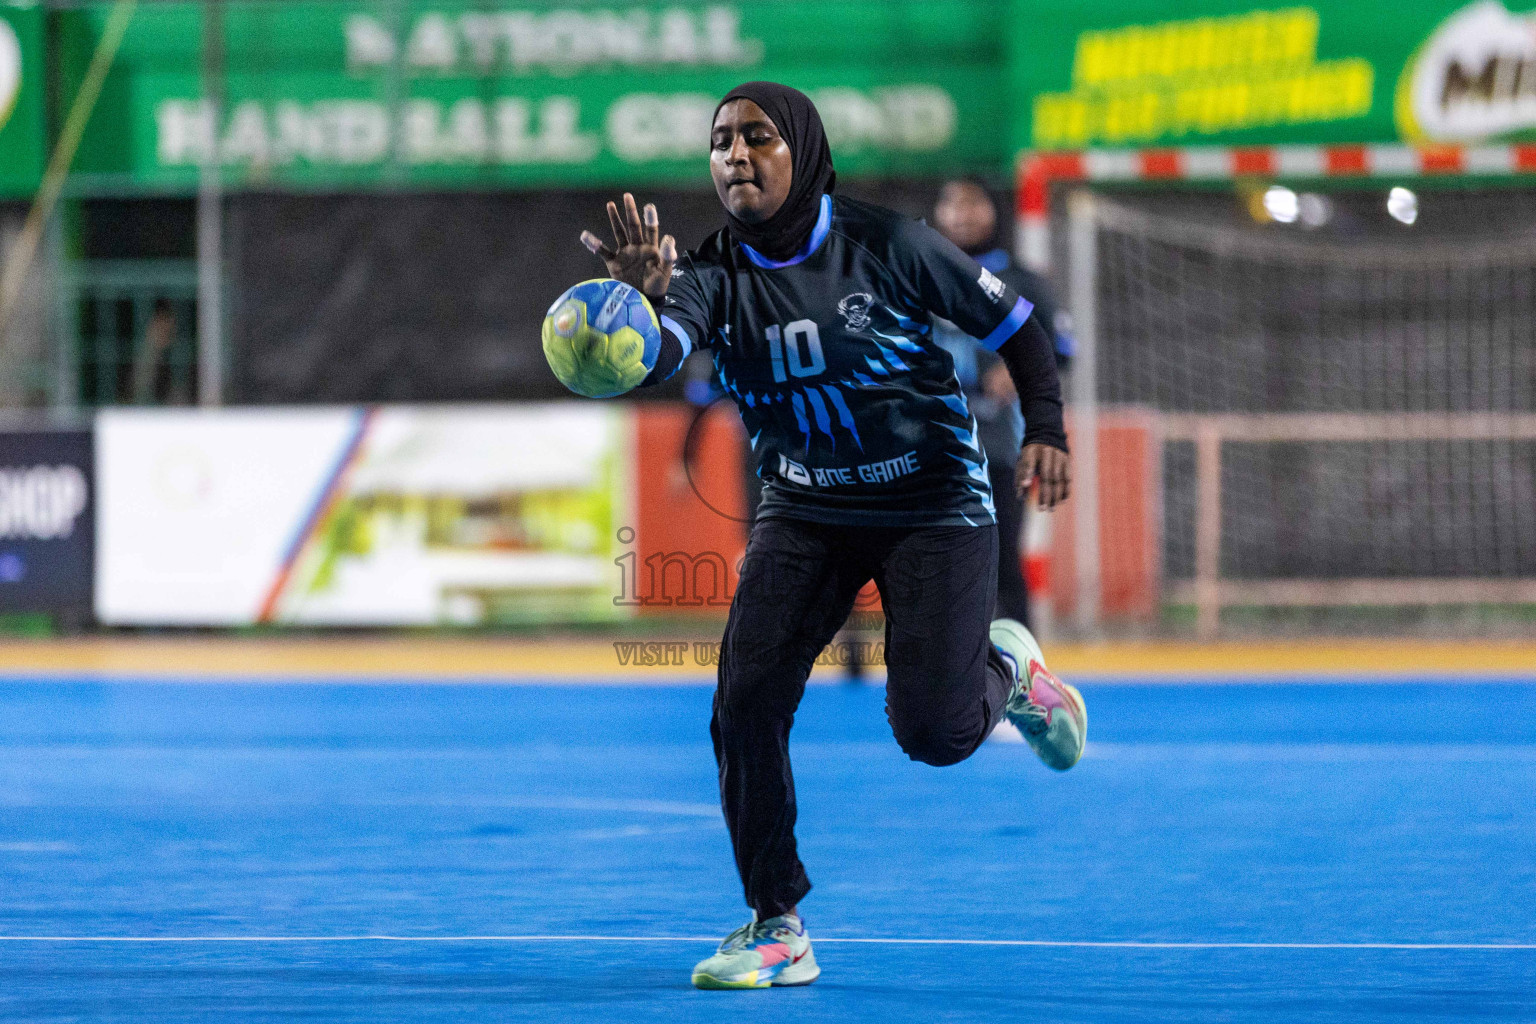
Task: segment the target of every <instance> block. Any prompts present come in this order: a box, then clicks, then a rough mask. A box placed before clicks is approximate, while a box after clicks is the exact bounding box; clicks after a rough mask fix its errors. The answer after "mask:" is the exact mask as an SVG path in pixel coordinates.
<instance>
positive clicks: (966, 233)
mask: <svg viewBox="0 0 1536 1024" xmlns="http://www.w3.org/2000/svg"><path fill="white" fill-rule="evenodd" d="M933 223H934V226H935V227H937V228H938V229H939V232H940V233H941V234H942V235H943V236H944V237H945V238H947V239H949V240H950V241H951V242H953V243H955V245H956V246H958V247H959V248H960V251H962V252H964V253H965V254H966V255H967V256H969V257H971V258H972V259H973V260H975V261H976V262H977V263H979V264H981V265H982V266H983V267H985V268H986V269H987V270H989V271H991V272H992V273H993V274H995V275H997V277H998V278H1000V279H1001V280H1002V282H1003V283H1004V284H1006V285H1008V287H1010V288H1012V289H1013V290H1014V291H1016V292H1018V293H1019V294H1020V295H1022V296H1024V298H1026V299H1028V300H1029V301H1030V302H1031V303H1033V304H1034V307H1035V316H1037V317H1039V319H1040V324H1041V326H1042V327H1044V328H1045V330H1046V332H1047V333H1048V334H1049V335H1050V336H1051V345H1052V348H1053V349H1054V350H1055V353H1056V366H1057V368H1058V369H1059V370H1064V369H1066V367H1067V365H1068V363H1069V362H1070V361H1071V357H1072V336H1071V334H1070V333H1069V332H1068V330H1067V329H1066V328H1067V325H1066V324H1065V323H1064V320H1065V315H1064V314H1061V313H1059V312H1058V311H1057V309H1056V297H1055V295H1054V294H1052V292H1051V286H1050V284H1049V283H1048V282H1047V281H1046V280H1045V278H1043V277H1041V276H1040V275H1039V274H1036V273H1034V272H1033V271H1031V270H1027V269H1025V268H1024V267H1021V266H1018V265H1017V264H1015V263H1014V262H1013V259H1012V258H1011V257H1010V256H1009V255H1008V250H1007V249H1006V248H1005V247H1003V245H1001V244H1000V239H999V232H998V223H997V204H996V203H995V202H994V201H993V199H992V193H991V192H990V191H989V190H988V188H987V186H986V185H985V184H984V183H983V182H982V181H981V180H980V179H979V178H954V179H951V180H949V181H947V182H945V183H944V186H943V188H941V189H940V190H939V199H938V203H937V205H935V206H934V209H933ZM933 333H934V340H935V341H937V342H938V343H939V345H941V346H942V347H943V348H944V350H945V351H947V352H948V353H949V354H950V357H951V358H952V359H954V361H955V377H956V378H957V379H958V380H959V381H960V387H961V389H962V390H963V391H964V392H965V397H966V401H967V402H968V403H969V405H970V407H971V412H972V413H973V414H974V415H975V416H976V423H977V425H978V426H979V427H980V429H979V430H978V431H977V434H978V437H979V440H980V441H981V447H982V450H983V451H985V452H986V454H987V475H988V477H990V478H991V481H992V500H993V502H994V504H996V506H997V531H998V545H997V546H998V558H997V613H998V614H999V615H1001V616H1006V617H1007V618H1011V619H1018V620H1019V621H1020V622H1022V623H1024V624H1025V625H1026V626H1028V625H1030V615H1029V588H1028V585H1027V584H1026V583H1025V580H1024V570H1023V567H1022V564H1021V562H1022V559H1021V558H1020V553H1019V545H1020V541H1021V539H1022V537H1023V532H1024V515H1025V508H1026V503H1025V501H1024V499H1023V498H1022V497H1021V496H1020V495H1019V493H1018V488H1017V487H1016V486H1015V480H1014V463H1015V462H1017V461H1018V458H1019V447H1020V445H1021V444H1022V443H1023V440H1024V417H1023V415H1022V414H1021V413H1020V411H1019V396H1018V392H1017V391H1016V390H1015V389H1014V386H1013V380H1012V378H1011V377H1010V376H1009V375H1008V367H1007V366H1005V365H1004V364H1003V361H1002V360H1001V359H1000V358H998V356H997V354H996V353H994V352H991V351H988V350H987V349H985V348H983V347H982V346H981V344H980V343H979V342H978V340H977V339H976V338H973V337H971V336H970V335H968V334H966V333H965V332H964V331H962V330H961V329H960V328H958V327H956V326H955V325H954V324H952V323H950V322H949V321H948V320H943V319H939V318H935V319H934V329H933Z"/></svg>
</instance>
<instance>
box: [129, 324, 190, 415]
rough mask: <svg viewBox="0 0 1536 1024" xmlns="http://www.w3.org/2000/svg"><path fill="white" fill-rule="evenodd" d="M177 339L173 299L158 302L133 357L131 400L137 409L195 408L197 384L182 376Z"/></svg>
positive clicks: (130, 382)
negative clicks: (174, 349) (176, 361)
mask: <svg viewBox="0 0 1536 1024" xmlns="http://www.w3.org/2000/svg"><path fill="white" fill-rule="evenodd" d="M176 335H177V320H176V310H175V308H174V307H173V306H172V305H171V302H170V300H169V299H163V298H162V299H156V300H155V305H154V309H153V311H152V312H151V313H150V316H149V320H148V321H147V322H146V323H145V324H144V337H143V338H141V339H139V344H138V348H137V349H136V350H135V352H134V355H133V375H132V378H131V380H130V381H129V388H130V391H131V394H130V396H129V397H130V398H131V400H132V402H133V404H134V405H191V404H192V398H193V391H194V388H195V382H194V381H193V380H191V379H190V378H191V374H190V373H188V372H185V371H183V372H180V373H178V372H177V371H178V367H176V366H175V365H174V362H173V359H172V353H171V349H172V347H173V346H174V345H175V344H176Z"/></svg>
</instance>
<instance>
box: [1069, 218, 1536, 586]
mask: <svg viewBox="0 0 1536 1024" xmlns="http://www.w3.org/2000/svg"><path fill="white" fill-rule="evenodd" d="M1374 201H1375V202H1377V203H1379V202H1380V198H1379V193H1378V195H1377V196H1376V197H1374ZM1437 201H1438V200H1437V199H1436V198H1435V197H1433V196H1431V197H1429V198H1428V199H1427V200H1426V202H1425V206H1426V208H1428V209H1430V210H1435V209H1436V208H1437V207H1436V205H1435V204H1436V202H1437ZM1445 201H1446V203H1447V204H1448V205H1449V206H1450V207H1451V208H1452V209H1453V210H1455V211H1458V213H1457V216H1455V217H1451V216H1441V217H1440V219H1439V220H1438V222H1437V223H1435V224H1432V225H1430V226H1429V228H1428V229H1426V230H1424V231H1418V230H1413V229H1408V228H1405V227H1403V226H1401V225H1397V224H1391V225H1390V226H1367V227H1362V226H1360V225H1359V224H1358V223H1356V224H1354V225H1351V224H1350V223H1349V217H1348V214H1349V213H1350V209H1349V204H1350V203H1354V204H1355V205H1357V206H1358V205H1359V204H1361V203H1363V202H1364V199H1363V198H1355V199H1349V198H1347V197H1346V198H1345V199H1344V200H1340V202H1341V203H1342V204H1343V205H1344V207H1345V209H1344V210H1343V213H1344V214H1345V215H1346V216H1344V217H1343V218H1342V219H1343V220H1345V224H1344V226H1343V227H1342V228H1340V227H1338V226H1335V227H1334V228H1331V229H1324V230H1319V231H1314V232H1306V231H1303V230H1300V229H1298V228H1294V227H1291V228H1287V227H1282V226H1279V225H1269V226H1267V227H1262V228H1261V227H1258V226H1256V225H1253V224H1248V225H1244V224H1242V223H1241V222H1240V221H1239V220H1238V218H1236V217H1230V216H1224V213H1225V210H1226V209H1229V208H1230V207H1232V206H1233V205H1234V204H1233V201H1232V197H1231V196H1230V194H1228V195H1214V194H1213V195H1211V196H1207V197H1188V196H1184V197H1180V198H1178V199H1177V200H1170V199H1168V198H1166V197H1156V196H1148V197H1142V198H1139V199H1138V198H1136V197H1124V196H1121V197H1117V198H1115V199H1114V200H1112V201H1107V202H1105V203H1103V204H1101V209H1100V228H1099V233H1098V239H1097V247H1098V267H1097V293H1098V310H1097V315H1098V344H1099V386H1098V394H1099V397H1100V400H1101V402H1103V403H1106V404H1111V405H1133V406H1142V407H1150V408H1152V409H1156V410H1158V411H1160V412H1163V413H1171V414H1217V413H1219V414H1236V419H1237V420H1241V421H1244V422H1245V424H1246V425H1244V426H1242V427H1241V428H1240V429H1239V433H1238V436H1233V435H1231V434H1228V435H1227V436H1226V440H1225V441H1224V443H1223V444H1222V445H1221V459H1220V465H1221V479H1220V486H1221V514H1220V531H1221V544H1220V559H1219V561H1220V576H1221V577H1222V578H1223V579H1229V580H1238V581H1243V580H1253V581H1263V580H1271V581H1273V580H1345V579H1371V580H1388V581H1390V580H1394V579H1417V580H1425V579H1429V580H1435V579H1444V580H1477V579H1487V580H1495V581H1497V580H1530V579H1536V437H1532V436H1530V434H1529V432H1530V430H1531V429H1532V426H1531V424H1532V422H1533V421H1532V420H1531V419H1530V418H1529V417H1528V416H1526V418H1525V419H1522V418H1521V417H1522V415H1523V414H1530V413H1532V412H1533V411H1536V245H1532V244H1531V242H1530V238H1531V237H1533V236H1532V234H1531V228H1532V225H1533V223H1536V200H1533V199H1532V198H1531V197H1530V196H1527V195H1525V194H1522V193H1513V192H1499V193H1484V194H1459V195H1455V196H1451V197H1446V199H1445ZM1499 211H1503V215H1502V216H1500V215H1499ZM1441 212H1442V213H1443V211H1441ZM1361 216H1362V217H1363V214H1362V215H1361ZM1382 219H1383V220H1384V219H1385V217H1384V215H1383V217H1382ZM1262 414H1290V416H1291V418H1290V419H1289V420H1287V419H1286V417H1285V416H1284V415H1282V416H1279V417H1272V418H1271V419H1269V420H1265V419H1263V418H1262ZM1298 414H1300V415H1299V416H1298ZM1357 414H1369V415H1370V416H1372V417H1376V418H1375V420H1374V424H1373V425H1371V426H1370V429H1373V430H1376V431H1378V432H1380V431H1385V433H1386V435H1387V436H1382V437H1372V438H1370V439H1364V440H1362V439H1351V438H1349V437H1348V436H1347V435H1348V434H1349V433H1350V432H1351V431H1352V430H1354V429H1356V427H1357V426H1358V425H1359V423H1360V422H1362V421H1363V420H1364V419H1365V418H1364V417H1360V416H1358V415H1357ZM1426 414H1428V418H1427V419H1426ZM1392 417H1401V419H1399V420H1394V419H1392ZM1187 422H1196V421H1187ZM1298 423H1299V424H1300V429H1303V430H1306V429H1312V428H1315V429H1316V431H1317V432H1319V433H1322V434H1327V433H1328V432H1329V431H1330V430H1334V429H1335V428H1337V430H1338V431H1339V435H1340V436H1337V437H1318V438H1313V439H1304V440H1298V439H1295V438H1294V437H1290V436H1287V433H1288V432H1291V431H1294V430H1295V429H1297V425H1298ZM1395 423H1400V424H1401V425H1402V428H1401V435H1400V436H1395V434H1394V426H1393V425H1394V424H1395ZM1266 431H1270V432H1272V434H1273V436H1267V435H1266ZM1437 431H1442V432H1443V433H1444V435H1445V436H1435V434H1436V432H1437ZM1501 432H1504V433H1507V434H1508V436H1501ZM1469 434H1471V435H1477V436H1468V435H1469ZM1163 456H1164V458H1163V484H1164V505H1163V514H1164V523H1163V556H1164V576H1165V579H1166V580H1167V581H1168V582H1169V583H1177V582H1178V581H1181V580H1188V579H1190V578H1191V577H1192V576H1193V575H1194V573H1195V561H1196V555H1195V548H1196V517H1197V515H1198V512H1199V510H1198V507H1197V501H1196V492H1197V487H1196V465H1197V460H1196V455H1195V445H1194V444H1193V443H1192V442H1191V441H1188V440H1175V441H1170V442H1168V443H1166V444H1165V445H1164V447H1163ZM1105 514H1112V510H1105ZM1493 600H1494V598H1490V601H1493Z"/></svg>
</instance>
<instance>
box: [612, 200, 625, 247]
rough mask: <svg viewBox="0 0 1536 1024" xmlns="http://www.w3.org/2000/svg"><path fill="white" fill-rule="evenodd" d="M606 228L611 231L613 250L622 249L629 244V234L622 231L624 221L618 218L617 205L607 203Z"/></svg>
mask: <svg viewBox="0 0 1536 1024" xmlns="http://www.w3.org/2000/svg"><path fill="white" fill-rule="evenodd" d="M608 226H609V227H610V228H612V229H613V242H614V246H613V247H614V248H615V249H622V248H624V247H625V246H626V245H628V244H629V233H628V232H627V231H625V230H624V219H623V218H622V217H620V216H619V207H618V204H617V203H614V202H612V201H610V202H609V203H608Z"/></svg>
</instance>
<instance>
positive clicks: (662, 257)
mask: <svg viewBox="0 0 1536 1024" xmlns="http://www.w3.org/2000/svg"><path fill="white" fill-rule="evenodd" d="M608 226H609V228H610V229H612V231H613V245H612V246H611V247H610V246H608V245H607V244H605V243H604V242H603V240H602V239H601V238H599V237H598V236H597V235H595V234H593V233H592V232H591V231H583V232H582V233H581V244H582V245H584V246H586V248H587V250H588V251H590V252H591V253H592V254H593V255H594V256H597V257H599V258H600V259H601V260H602V261H603V265H604V266H605V267H606V268H607V270H608V276H609V277H611V278H613V279H614V280H615V281H623V282H624V283H625V284H627V285H630V286H631V287H633V288H636V289H638V290H639V291H640V293H641V294H642V295H644V296H645V297H646V299H647V301H649V302H650V304H651V307H652V308H653V309H654V310H655V311H656V315H657V319H658V320H660V321H661V349H660V351H659V352H658V353H657V356H656V365H655V366H654V367H653V368H652V369H651V372H650V374H649V375H647V377H646V378H645V380H643V381H641V383H640V387H647V386H650V385H653V384H660V383H661V382H662V381H664V380H666V379H667V378H669V377H671V376H672V375H673V374H674V373H676V372H677V369H678V367H679V366H681V365H682V363H683V360H684V359H686V358H688V354H689V353H690V352H692V351H693V349H694V347H695V345H696V343H697V342H699V341H701V340H702V338H703V337H704V336H705V335H706V334H707V329H706V328H704V326H703V325H702V324H698V323H695V321H697V320H699V314H700V313H701V312H702V310H701V309H700V308H699V307H701V306H702V305H704V303H703V300H702V296H699V295H695V294H692V293H691V292H690V290H689V287H688V286H687V285H684V286H682V287H681V288H678V289H676V291H677V292H679V293H680V294H674V295H670V296H669V294H668V292H669V291H672V290H673V289H672V281H673V276H674V270H675V268H676V267H677V263H678V253H677V242H676V240H675V239H673V237H672V236H671V235H663V234H662V233H661V218H660V216H659V215H658V214H657V212H656V206H655V204H654V203H646V204H645V207H644V211H643V213H642V211H641V208H640V207H639V206H638V205H637V204H636V202H635V197H634V196H633V195H632V194H630V193H628V192H626V193H624V198H623V209H622V210H621V209H620V207H619V204H618V203H614V202H609V204H608ZM693 290H694V291H697V288H696V287H695V288H694V289H693ZM690 328H691V329H690Z"/></svg>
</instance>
